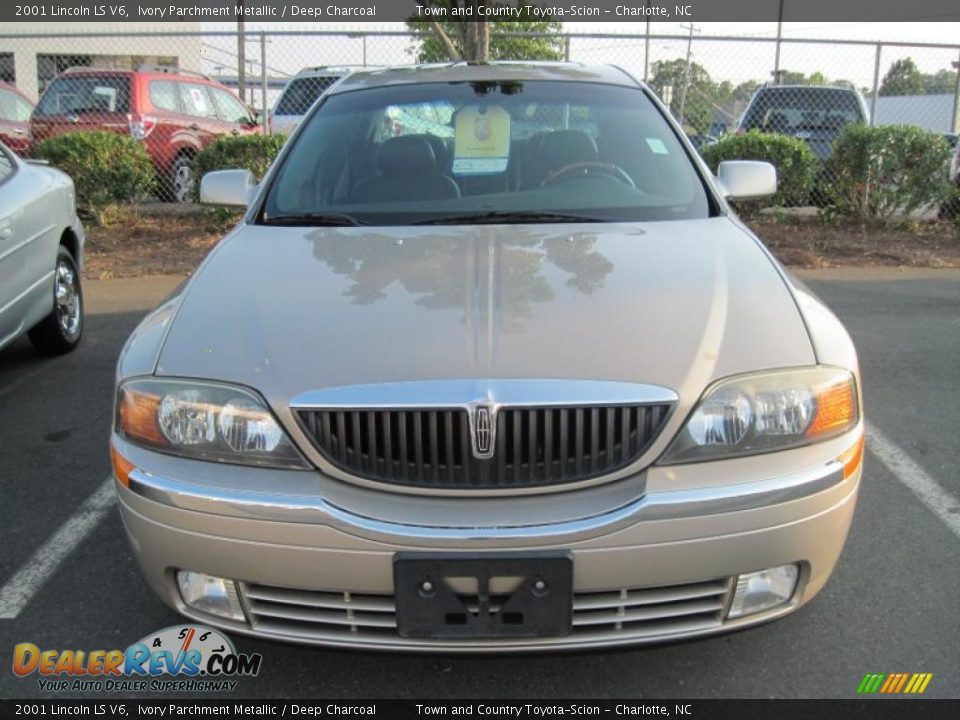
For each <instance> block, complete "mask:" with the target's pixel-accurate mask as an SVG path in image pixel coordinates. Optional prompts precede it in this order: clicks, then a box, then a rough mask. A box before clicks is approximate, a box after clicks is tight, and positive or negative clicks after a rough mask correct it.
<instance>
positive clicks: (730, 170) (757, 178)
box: [717, 160, 777, 200]
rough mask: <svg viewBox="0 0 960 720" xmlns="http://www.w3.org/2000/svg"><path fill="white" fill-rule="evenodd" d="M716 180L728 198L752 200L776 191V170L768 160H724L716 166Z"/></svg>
mask: <svg viewBox="0 0 960 720" xmlns="http://www.w3.org/2000/svg"><path fill="white" fill-rule="evenodd" d="M717 180H718V181H719V184H720V189H721V190H722V191H723V194H724V197H726V198H727V199H728V200H753V199H755V198H763V197H769V196H771V195H773V194H774V193H776V192H777V170H776V168H775V167H773V165H771V164H770V163H768V162H759V161H756V160H725V161H724V162H722V163H720V167H719V168H717Z"/></svg>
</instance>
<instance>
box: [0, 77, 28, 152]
mask: <svg viewBox="0 0 960 720" xmlns="http://www.w3.org/2000/svg"><path fill="white" fill-rule="evenodd" d="M32 112H33V103H32V102H30V98H28V97H27V96H26V95H24V94H23V93H22V92H20V91H19V90H17V88H15V87H14V86H13V85H9V84H8V83H5V82H0V142H3V143H5V144H6V146H7V147H8V148H10V149H11V150H13V151H14V152H15V153H17V154H18V155H21V156H26V155H29V153H30V113H32Z"/></svg>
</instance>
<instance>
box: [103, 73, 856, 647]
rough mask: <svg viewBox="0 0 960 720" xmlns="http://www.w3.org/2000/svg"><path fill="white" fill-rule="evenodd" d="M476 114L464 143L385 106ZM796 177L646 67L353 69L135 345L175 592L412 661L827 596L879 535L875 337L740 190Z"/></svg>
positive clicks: (213, 614) (129, 404) (126, 411)
mask: <svg viewBox="0 0 960 720" xmlns="http://www.w3.org/2000/svg"><path fill="white" fill-rule="evenodd" d="M429 108H433V112H428V109H429ZM448 110H451V111H452V112H450V113H449V119H450V122H451V123H452V124H453V130H454V132H453V137H452V140H453V142H452V146H448V145H447V143H446V140H447V138H446V137H445V135H446V134H447V133H446V129H447V128H449V126H443V125H441V124H436V125H435V127H437V128H438V132H439V128H441V127H444V128H445V129H444V133H443V136H440V135H433V134H431V133H429V132H425V131H423V130H422V129H421V130H419V131H416V132H410V129H411V128H409V127H405V129H401V131H400V134H395V133H396V130H397V128H396V127H395V126H392V125H391V124H390V123H386V122H385V120H386V119H388V118H391V117H393V118H395V117H397V116H398V114H399V112H402V113H403V115H404V116H409V117H421V118H422V117H431V116H432V117H435V118H442V117H445V116H447V115H448V112H447V111H448ZM533 115H536V116H537V118H538V120H537V125H538V127H539V128H540V129H539V130H537V131H536V132H534V133H533V134H529V132H528V131H529V130H530V129H531V128H532V125H531V124H530V122H527V123H526V124H523V123H516V124H515V123H514V122H513V121H514V118H528V119H529V118H530V117H532V116H533ZM546 118H553V119H552V121H551V124H550V125H548V126H544V122H546ZM571 118H576V119H577V125H578V127H577V128H571V127H570V120H571ZM638 140H639V141H638ZM775 189H776V173H775V170H774V169H773V167H772V166H771V165H769V164H766V163H758V162H748V161H740V162H726V163H722V164H721V165H720V168H719V171H718V176H717V177H713V176H710V175H709V174H708V172H707V171H706V169H705V166H704V164H703V163H701V162H699V161H697V160H696V155H695V151H694V149H693V147H692V146H691V145H690V144H689V142H688V141H687V139H686V138H685V137H684V135H683V132H682V130H681V128H680V127H679V126H678V125H677V124H676V123H675V122H674V121H673V120H672V119H671V118H670V117H669V114H668V112H667V111H666V110H665V109H664V108H663V106H662V105H660V104H659V102H658V101H657V99H656V97H655V96H654V95H653V93H652V92H651V91H650V90H649V89H648V88H646V87H644V86H643V85H642V83H640V82H638V81H636V80H635V79H633V78H632V77H630V76H629V75H627V74H626V73H625V72H623V71H622V70H620V69H617V68H612V67H589V66H583V65H579V64H565V63H530V64H527V63H489V64H488V63H483V64H471V63H457V64H452V65H444V66H430V67H422V68H397V69H389V70H380V71H377V72H368V73H355V74H351V75H350V76H349V77H347V78H345V79H344V80H343V81H342V82H341V83H340V84H338V85H337V86H336V87H335V88H332V89H330V90H329V91H328V92H327V94H326V95H325V96H324V97H323V98H322V99H321V101H320V102H319V103H317V104H315V105H314V106H313V108H312V109H311V110H310V112H309V113H308V114H307V116H306V118H305V119H304V121H303V122H302V123H301V125H300V126H299V128H298V129H297V130H296V131H295V132H294V134H293V135H292V136H291V138H290V139H289V140H288V141H287V143H286V146H285V147H284V149H283V150H282V151H281V153H280V155H279V156H278V158H277V160H276V161H275V163H274V165H273V167H272V169H271V171H270V172H269V173H268V175H267V177H266V178H265V179H264V180H263V181H262V184H261V185H259V186H255V185H254V183H253V176H252V175H251V174H250V173H249V172H247V171H246V170H225V171H218V172H214V173H210V174H208V175H206V176H205V177H204V178H203V180H202V182H201V187H200V191H201V197H202V198H203V199H205V200H206V201H207V202H213V203H219V204H233V205H248V210H247V213H246V216H245V218H244V220H243V221H242V222H241V223H240V224H239V225H238V226H237V227H236V228H234V229H233V230H232V231H231V232H230V233H229V234H228V235H227V236H226V237H225V238H224V239H223V240H222V241H221V243H220V244H219V245H218V247H217V251H216V252H215V253H212V254H210V255H209V256H208V257H207V259H206V260H205V261H204V263H203V264H202V265H201V267H200V268H199V269H198V270H197V272H196V273H195V274H194V275H193V276H192V277H191V279H190V280H189V281H188V283H186V285H185V286H184V287H183V288H182V289H180V290H179V291H178V292H177V293H176V294H175V295H174V296H173V297H171V298H169V299H168V300H167V301H166V302H165V303H164V304H163V305H161V306H160V307H159V308H158V309H157V310H155V311H154V312H153V313H151V314H150V315H148V316H147V318H146V319H145V320H144V321H143V323H142V324H141V325H140V326H139V328H138V329H137V330H135V332H134V334H133V335H132V336H131V338H130V339H129V340H128V342H127V343H126V346H125V347H124V349H123V351H122V354H121V357H120V359H119V364H118V369H117V379H118V385H117V388H116V416H115V418H116V419H115V424H114V428H113V432H112V434H111V440H110V452H111V455H112V458H113V468H114V475H115V477H116V490H117V493H118V497H119V506H120V510H121V513H122V516H123V522H124V526H125V528H126V532H127V533H128V535H129V538H130V540H131V545H132V548H133V553H134V554H135V556H136V557H137V558H138V561H139V563H140V567H141V568H142V571H143V574H144V576H145V577H146V579H147V581H148V582H149V584H150V585H151V586H152V587H153V589H154V590H155V591H156V592H157V593H158V595H159V596H160V597H161V598H162V599H163V600H164V601H165V602H166V603H168V604H169V605H170V606H171V607H173V608H174V609H176V610H178V611H179V612H181V613H182V614H184V615H186V616H188V617H190V618H193V619H195V620H197V621H198V622H200V621H202V622H203V623H204V624H209V625H214V626H218V627H222V628H226V629H228V630H230V631H232V632H237V633H246V634H251V635H257V636H262V637H265V638H273V639H280V640H290V641H296V642H309V643H319V644H324V645H334V646H344V647H354V648H370V649H381V650H397V649H402V650H418V651H428V652H431V651H475V652H480V651H484V652H497V653H500V652H508V651H531V650H547V649H553V648H567V649H573V648H585V647H597V646H612V645H623V644H635V643H643V642H653V641H663V640H670V639H680V638H689V637H693V636H698V635H709V634H713V633H718V632H722V631H727V630H734V629H738V628H742V627H745V626H748V625H753V624H755V623H760V622H764V621H767V620H772V619H774V618H777V617H781V616H783V615H785V614H787V613H789V612H792V611H794V610H796V609H797V608H798V607H800V606H802V605H803V604H805V603H807V602H808V601H810V599H811V598H813V597H814V596H815V595H816V594H817V593H818V592H819V591H820V590H821V588H823V586H824V584H825V583H826V582H827V579H828V577H829V576H830V574H831V572H832V571H833V568H834V566H835V564H836V562H837V559H838V557H839V555H840V552H841V548H842V547H843V544H844V540H845V537H846V534H847V530H848V528H849V526H850V521H851V518H852V515H853V509H854V504H855V501H856V497H857V490H858V487H859V482H860V475H861V457H862V451H863V437H864V421H863V417H862V413H861V392H860V380H859V373H858V369H857V358H856V353H855V351H854V347H853V344H852V343H851V340H850V337H849V336H848V334H847V333H846V331H845V330H844V328H843V326H842V325H841V324H840V322H839V321H838V320H837V319H836V317H834V316H833V315H832V314H831V313H830V311H829V310H828V309H827V308H826V307H825V306H824V305H823V304H821V302H820V301H819V300H817V299H816V298H815V297H814V296H813V295H812V294H811V293H810V292H809V291H808V290H807V289H806V288H804V287H803V286H802V285H800V284H799V283H798V282H796V281H794V280H793V279H791V277H790V276H789V275H787V274H786V272H785V271H784V270H783V268H781V267H780V266H779V265H778V264H777V262H776V261H775V260H774V258H773V257H772V256H771V255H770V253H769V252H768V251H767V250H766V249H765V248H764V247H763V245H762V244H761V242H760V240H758V239H757V238H756V237H755V236H754V235H753V234H752V233H751V231H750V230H749V229H748V228H746V227H745V226H744V225H743V224H742V223H740V222H739V221H738V220H737V219H736V217H735V216H734V215H733V213H732V212H731V210H730V208H729V206H728V200H729V199H731V198H734V199H746V198H754V197H759V196H764V195H769V194H771V193H773V192H775Z"/></svg>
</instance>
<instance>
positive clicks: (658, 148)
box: [647, 138, 670, 155]
mask: <svg viewBox="0 0 960 720" xmlns="http://www.w3.org/2000/svg"><path fill="white" fill-rule="evenodd" d="M647 147H648V148H650V152H652V153H653V154H654V155H669V154H670V153H669V152H668V151H667V146H666V145H664V144H663V140H661V139H660V138H647Z"/></svg>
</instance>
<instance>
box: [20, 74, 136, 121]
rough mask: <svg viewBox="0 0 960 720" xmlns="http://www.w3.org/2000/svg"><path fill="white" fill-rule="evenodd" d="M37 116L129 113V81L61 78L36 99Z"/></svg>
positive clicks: (113, 77) (107, 77)
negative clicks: (38, 99) (37, 100)
mask: <svg viewBox="0 0 960 720" xmlns="http://www.w3.org/2000/svg"><path fill="white" fill-rule="evenodd" d="M35 112H36V114H37V115H65V114H68V113H126V112H130V78H129V77H126V76H123V75H105V76H103V77H91V76H89V75H80V76H78V75H62V76H60V77H59V78H57V79H56V80H54V81H53V84H51V85H50V87H48V88H47V91H46V92H45V93H44V94H43V97H42V98H40V103H39V104H38V105H37V109H36V111H35Z"/></svg>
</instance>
